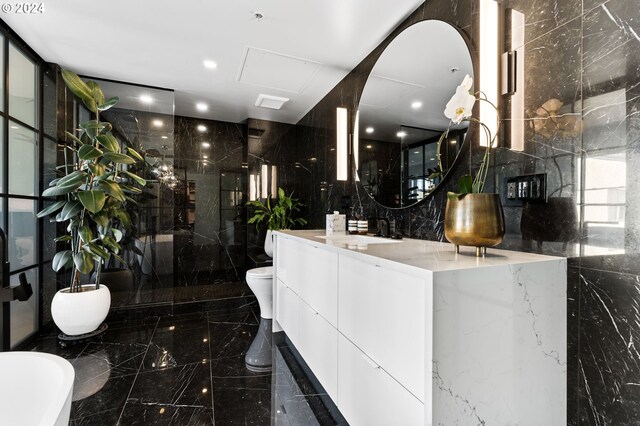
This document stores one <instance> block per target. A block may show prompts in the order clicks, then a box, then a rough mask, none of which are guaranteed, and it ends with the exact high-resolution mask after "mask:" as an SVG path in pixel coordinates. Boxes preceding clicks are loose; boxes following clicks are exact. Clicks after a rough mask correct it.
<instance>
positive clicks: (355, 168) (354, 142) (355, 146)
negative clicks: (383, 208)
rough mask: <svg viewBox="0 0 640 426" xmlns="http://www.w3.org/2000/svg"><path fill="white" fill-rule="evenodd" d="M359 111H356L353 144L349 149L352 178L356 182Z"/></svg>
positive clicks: (358, 162) (358, 148)
mask: <svg viewBox="0 0 640 426" xmlns="http://www.w3.org/2000/svg"><path fill="white" fill-rule="evenodd" d="M359 129H360V111H356V122H355V125H354V128H353V143H352V144H351V149H352V152H353V168H354V171H353V174H354V176H353V178H354V179H355V180H356V181H359V180H360V178H359V177H358V169H359V167H360V157H359V155H360V132H359Z"/></svg>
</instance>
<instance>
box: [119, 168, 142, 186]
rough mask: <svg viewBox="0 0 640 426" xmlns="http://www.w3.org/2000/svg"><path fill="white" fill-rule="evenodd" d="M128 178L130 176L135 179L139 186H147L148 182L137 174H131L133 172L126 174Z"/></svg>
mask: <svg viewBox="0 0 640 426" xmlns="http://www.w3.org/2000/svg"><path fill="white" fill-rule="evenodd" d="M124 173H125V174H126V175H127V176H129V177H130V178H131V179H133V180H134V181H135V182H136V183H137V184H138V185H142V186H145V185H146V184H147V181H146V180H145V179H143V178H141V177H140V176H138V175H137V174H135V173H131V172H127V171H125V172H124Z"/></svg>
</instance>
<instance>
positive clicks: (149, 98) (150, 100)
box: [138, 95, 153, 105]
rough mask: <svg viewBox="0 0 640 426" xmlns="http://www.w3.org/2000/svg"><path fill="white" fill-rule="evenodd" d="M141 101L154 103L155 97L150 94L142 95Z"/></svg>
mask: <svg viewBox="0 0 640 426" xmlns="http://www.w3.org/2000/svg"><path fill="white" fill-rule="evenodd" d="M138 99H139V100H140V102H142V103H143V104H147V105H149V104H151V103H153V98H152V97H151V96H149V95H141V96H140V97H139V98H138Z"/></svg>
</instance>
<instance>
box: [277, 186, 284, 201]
mask: <svg viewBox="0 0 640 426" xmlns="http://www.w3.org/2000/svg"><path fill="white" fill-rule="evenodd" d="M284 196H285V195H284V189H282V188H278V198H280V199H282V198H284Z"/></svg>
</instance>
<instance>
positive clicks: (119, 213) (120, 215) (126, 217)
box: [116, 209, 131, 228]
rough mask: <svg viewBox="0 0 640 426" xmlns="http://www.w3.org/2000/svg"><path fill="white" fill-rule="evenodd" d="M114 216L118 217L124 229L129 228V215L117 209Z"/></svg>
mask: <svg viewBox="0 0 640 426" xmlns="http://www.w3.org/2000/svg"><path fill="white" fill-rule="evenodd" d="M116 216H118V218H119V219H120V221H121V222H122V225H123V226H124V227H125V228H129V227H130V226H131V216H129V213H127V212H126V211H124V210H122V209H119V210H116Z"/></svg>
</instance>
